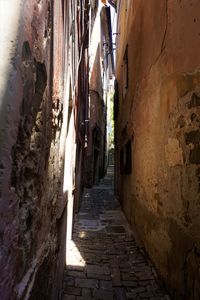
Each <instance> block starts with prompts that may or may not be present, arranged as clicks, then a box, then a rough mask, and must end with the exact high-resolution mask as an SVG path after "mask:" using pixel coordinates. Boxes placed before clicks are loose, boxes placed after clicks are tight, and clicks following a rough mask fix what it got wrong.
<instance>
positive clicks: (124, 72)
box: [123, 46, 128, 98]
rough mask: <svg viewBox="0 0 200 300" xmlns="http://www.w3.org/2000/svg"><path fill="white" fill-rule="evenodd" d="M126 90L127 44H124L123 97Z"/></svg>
mask: <svg viewBox="0 0 200 300" xmlns="http://www.w3.org/2000/svg"><path fill="white" fill-rule="evenodd" d="M127 90H128V46H126V50H125V53H124V58H123V98H125V97H126V93H127Z"/></svg>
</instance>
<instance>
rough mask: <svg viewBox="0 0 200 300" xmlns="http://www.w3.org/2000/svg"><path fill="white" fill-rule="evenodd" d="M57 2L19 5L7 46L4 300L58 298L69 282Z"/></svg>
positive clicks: (0, 235)
mask: <svg viewBox="0 0 200 300" xmlns="http://www.w3.org/2000/svg"><path fill="white" fill-rule="evenodd" d="M54 2H55V4H54V7H53V6H52V1H47V0H44V1H38V0H37V1H36V0H28V1H26V0H24V1H22V0H21V1H20V0H16V1H13V7H11V9H16V7H18V8H19V10H17V9H16V10H15V18H18V19H17V22H15V20H14V18H13V20H9V22H8V24H9V26H16V27H17V26H18V28H16V34H15V36H14V35H12V37H11V36H9V35H8V36H7V37H6V39H4V46H5V47H7V49H8V51H9V53H10V55H9V57H8V61H7V69H5V68H4V73H3V75H4V78H6V77H5V76H8V78H7V82H6V86H5V87H4V90H3V89H2V90H1V91H3V92H2V93H1V95H0V96H1V104H2V105H1V114H2V115H4V119H1V128H0V130H1V132H0V136H1V138H0V143H1V146H0V151H1V153H0V155H1V156H0V172H1V178H0V183H1V195H0V197H1V201H0V247H1V252H0V253H1V255H0V270H1V275H0V298H1V299H2V300H4V299H5V300H7V299H24V298H26V299H36V298H37V299H51V295H52V287H53V290H54V299H57V296H58V293H59V291H58V290H59V288H60V285H59V284H60V283H61V281H60V283H58V282H57V279H56V277H55V275H57V273H56V270H57V268H56V267H57V266H56V264H57V259H58V256H59V253H60V248H59V246H62V245H59V232H63V226H64V225H62V224H61V223H62V222H61V221H60V220H59V219H58V218H57V204H58V203H57V202H58V200H59V198H58V194H59V191H60V180H61V179H60V177H61V175H62V165H63V160H62V159H60V157H59V154H60V153H59V133H60V130H61V125H62V105H61V101H62V77H63V74H62V69H63V62H62V57H63V53H62V41H63V29H62V26H63V19H62V17H63V16H62V7H61V1H54ZM18 12H19V15H17V13H18ZM5 13H7V12H5ZM3 25H4V26H6V24H3ZM58 32H59V34H60V35H59V41H58ZM2 38H4V37H2ZM1 59H2V58H1ZM6 72H7V74H6ZM64 214H65V213H64ZM65 230H66V228H65ZM64 236H65V234H64V235H63V237H64ZM63 247H64V246H63ZM63 249H64V248H63ZM63 252H64V251H63ZM62 257H63V258H64V255H63V254H62ZM60 264H61V267H60V266H59V270H60V272H61V273H62V268H63V267H64V261H62V262H61V261H60Z"/></svg>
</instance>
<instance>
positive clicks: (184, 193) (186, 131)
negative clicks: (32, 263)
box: [116, 0, 200, 300]
mask: <svg viewBox="0 0 200 300" xmlns="http://www.w3.org/2000/svg"><path fill="white" fill-rule="evenodd" d="M119 2H120V6H119V22H118V32H119V36H118V39H117V71H116V77H117V80H118V83H119V103H118V104H119V114H118V117H117V120H116V133H117V149H118V153H117V155H118V162H119V161H120V150H121V149H122V148H123V147H124V145H125V144H126V143H127V141H128V140H131V155H132V171H131V173H130V174H121V175H120V164H119V163H118V166H117V167H118V173H119V176H118V184H119V197H120V198H121V200H122V205H123V208H124V210H125V212H126V215H127V218H128V220H129V222H130V223H131V225H132V226H133V228H136V231H137V233H138V235H139V237H140V239H141V240H142V241H143V243H144V245H145V247H146V249H147V251H148V253H149V255H150V257H151V258H152V260H153V261H154V263H155V265H156V267H157V269H158V270H159V271H160V273H161V274H162V276H163V277H164V278H165V281H166V283H167V284H168V285H169V287H170V288H171V290H172V293H173V294H174V296H176V297H177V299H195V300H197V299H200V288H199V287H200V271H199V264H200V258H199V257H200V217H199V215H200V193H199V191H200V189H199V182H200V131H199V130H200V115H199V113H200V52H199V47H200V30H199V26H200V18H199V13H198V12H199V10H200V3H199V1H198V0H191V1H187V0H182V1H181V0H180V1H178V0H176V1H174V0H165V1H159V0H152V1H139V0H136V1H119ZM126 45H128V87H126V91H125V93H123V89H124V84H125V83H124V82H125V80H126V78H125V72H126V71H125V57H124V54H125V49H126Z"/></svg>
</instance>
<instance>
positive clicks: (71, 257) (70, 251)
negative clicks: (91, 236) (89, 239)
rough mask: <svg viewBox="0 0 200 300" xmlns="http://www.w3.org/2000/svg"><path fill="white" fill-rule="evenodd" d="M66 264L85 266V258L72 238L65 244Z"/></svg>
mask: <svg viewBox="0 0 200 300" xmlns="http://www.w3.org/2000/svg"><path fill="white" fill-rule="evenodd" d="M66 265H67V266H76V267H84V266H85V260H84V258H83V257H82V255H81V253H80V251H79V250H78V248H77V246H76V244H75V243H74V242H73V241H72V240H70V241H69V242H68V245H67V257H66Z"/></svg>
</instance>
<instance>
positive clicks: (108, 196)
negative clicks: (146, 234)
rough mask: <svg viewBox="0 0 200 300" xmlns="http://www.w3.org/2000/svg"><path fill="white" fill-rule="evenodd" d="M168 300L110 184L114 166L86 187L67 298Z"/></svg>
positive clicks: (71, 257) (69, 260) (67, 276)
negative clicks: (96, 182)
mask: <svg viewBox="0 0 200 300" xmlns="http://www.w3.org/2000/svg"><path fill="white" fill-rule="evenodd" d="M96 299H101V300H114V299H115V300H125V299H150V300H159V299H163V300H169V299H170V298H169V296H168V295H167V294H166V293H165V291H164V289H163V288H162V282H161V280H159V278H158V276H157V274H156V271H155V269H154V267H153V265H152V264H151V262H150V261H149V259H148V258H147V256H146V254H145V252H144V251H143V249H142V248H140V247H139V246H138V245H137V242H136V240H135V239H134V236H133V234H132V232H131V230H130V227H129V225H128V223H127V221H126V219H125V216H124V214H123V212H122V211H121V208H120V205H119V203H118V202H117V201H116V199H115V197H114V194H113V189H112V170H109V171H108V174H107V176H106V177H105V178H104V179H103V180H102V182H101V184H100V185H99V186H95V187H93V188H92V189H86V190H85V192H84V195H83V199H82V206H81V209H80V211H79V213H78V215H76V217H75V224H74V232H73V240H72V241H71V243H70V246H69V249H68V253H67V267H66V269H65V273H64V287H63V300H96Z"/></svg>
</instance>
